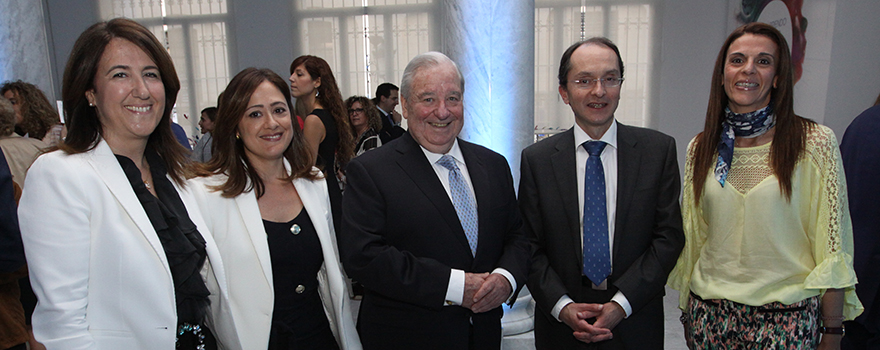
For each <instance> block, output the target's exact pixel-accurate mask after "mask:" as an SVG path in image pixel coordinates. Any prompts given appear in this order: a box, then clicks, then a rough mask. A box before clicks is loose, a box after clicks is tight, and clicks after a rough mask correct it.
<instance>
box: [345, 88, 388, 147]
mask: <svg viewBox="0 0 880 350" xmlns="http://www.w3.org/2000/svg"><path fill="white" fill-rule="evenodd" d="M355 102H360V104H361V108H363V109H364V115H366V116H367V126H369V127H371V128H373V130H375V131H377V132H378V131H379V130H382V119H379V110H378V109H376V105H374V104H373V100H370V99H369V98H366V97H364V96H352V97H349V98H348V99H347V100H345V110H346V111H347V110H350V109H351V106H352V105H354V103H355ZM349 121H350V120H349ZM351 132H352V134H353V135H354V136H355V137H358V136H360V135H358V133H357V130H355V128H354V125H352V126H351Z"/></svg>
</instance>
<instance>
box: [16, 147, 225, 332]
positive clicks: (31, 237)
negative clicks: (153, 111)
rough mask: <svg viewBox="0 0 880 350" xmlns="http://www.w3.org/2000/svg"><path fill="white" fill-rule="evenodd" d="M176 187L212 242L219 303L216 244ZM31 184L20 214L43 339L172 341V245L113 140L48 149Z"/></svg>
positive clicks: (37, 328) (206, 274) (211, 281)
mask: <svg viewBox="0 0 880 350" xmlns="http://www.w3.org/2000/svg"><path fill="white" fill-rule="evenodd" d="M172 183H173V181H172ZM175 187H176V188H177V192H178V193H179V194H180V198H181V199H182V201H183V203H184V205H185V206H186V209H187V211H188V213H189V217H190V219H191V220H192V222H193V223H194V224H195V225H196V226H197V227H198V229H199V232H200V233H201V234H202V236H203V237H204V238H205V241H206V244H207V247H206V248H207V254H208V259H207V260H206V263H205V267H204V268H203V270H202V276H203V278H205V282H206V284H207V285H208V288H209V290H210V291H211V297H210V299H211V303H212V304H217V305H222V304H224V303H225V302H226V301H227V300H228V295H227V294H226V280H225V278H226V275H225V273H224V270H223V264H222V263H221V262H220V254H219V252H218V250H217V246H216V244H215V243H214V240H213V239H212V237H211V236H210V235H209V234H208V232H207V229H206V227H205V222H204V220H203V219H202V217H201V215H200V212H199V210H198V209H197V208H196V207H195V200H194V198H193V196H192V193H191V192H190V191H189V189H187V188H181V187H179V186H177V185H176V184H175ZM25 188H26V190H25V191H24V193H23V194H22V197H21V203H20V206H19V210H18V215H19V220H20V223H21V234H22V240H23V241H24V248H25V252H26V255H27V261H28V268H29V270H30V279H31V283H32V285H33V288H34V292H35V293H36V295H37V298H38V299H39V303H38V304H37V307H36V310H35V311H34V314H33V328H34V335H35V337H36V339H37V340H38V341H40V342H42V343H43V344H45V345H46V347H47V348H49V349H173V348H174V346H175V339H176V337H175V332H176V331H177V310H176V307H175V296H174V288H173V282H172V277H171V270H170V268H169V267H168V261H167V259H166V258H165V250H164V249H163V248H162V244H161V243H160V242H159V237H158V236H157V235H156V231H155V230H154V229H153V225H152V224H151V223H150V219H149V217H147V213H146V212H145V211H144V209H143V207H142V206H141V203H140V201H138V199H137V197H136V195H135V193H134V190H133V189H132V187H131V183H130V182H129V181H128V178H127V177H126V176H125V173H124V172H123V171H122V167H121V166H120V165H119V162H118V161H117V160H116V157H115V156H114V155H113V152H112V151H111V150H110V147H109V146H108V145H107V144H106V143H105V142H104V141H103V140H102V141H99V142H98V145H97V146H96V147H95V149H93V150H91V151H89V152H85V153H80V154H74V155H68V154H65V153H64V152H62V151H55V152H52V153H48V154H44V155H42V156H40V157H39V158H37V160H36V161H35V162H34V164H33V165H32V166H31V168H30V171H29V172H28V177H27V180H26V185H25ZM219 319H220V320H222V321H223V322H231V317H225V318H223V317H219ZM224 326H225V325H222V324H221V325H217V326H216V327H217V328H222V327H224Z"/></svg>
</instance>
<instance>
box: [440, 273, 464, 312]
mask: <svg viewBox="0 0 880 350" xmlns="http://www.w3.org/2000/svg"><path fill="white" fill-rule="evenodd" d="M463 298H464V270H457V269H452V271H451V272H450V273H449V284H448V286H447V287H446V302H445V303H444V306H451V305H461V302H462V299H463Z"/></svg>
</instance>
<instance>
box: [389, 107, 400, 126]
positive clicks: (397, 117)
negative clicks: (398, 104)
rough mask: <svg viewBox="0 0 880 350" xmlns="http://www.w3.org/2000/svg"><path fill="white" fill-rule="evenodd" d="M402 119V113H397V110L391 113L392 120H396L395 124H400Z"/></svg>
mask: <svg viewBox="0 0 880 350" xmlns="http://www.w3.org/2000/svg"><path fill="white" fill-rule="evenodd" d="M401 118H402V116H401V115H400V113H397V111H395V110H392V111H391V119H394V124H400V119H401Z"/></svg>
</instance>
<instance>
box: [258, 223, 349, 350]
mask: <svg viewBox="0 0 880 350" xmlns="http://www.w3.org/2000/svg"><path fill="white" fill-rule="evenodd" d="M263 226H264V227H265V229H266V234H267V235H268V237H267V239H268V241H269V255H270V257H271V260H272V279H273V283H274V289H275V307H274V311H273V313H272V330H271V332H270V333H269V350H280V349H284V350H288V349H315V350H323V349H328V350H330V349H339V346H338V345H337V344H336V338H334V337H333V332H332V331H331V330H330V322H329V321H327V315H326V314H325V313H324V304H323V303H322V302H321V296H320V294H318V272H319V271H320V270H321V265H323V264H324V254H323V251H322V250H321V241H320V240H319V239H318V232H317V231H316V230H315V226H314V225H312V221H311V219H310V218H309V214H308V213H307V212H306V209H305V208H303V210H302V211H300V213H299V215H297V216H296V218H294V219H293V220H291V221H290V222H283V223H282V222H272V221H267V220H263Z"/></svg>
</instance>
